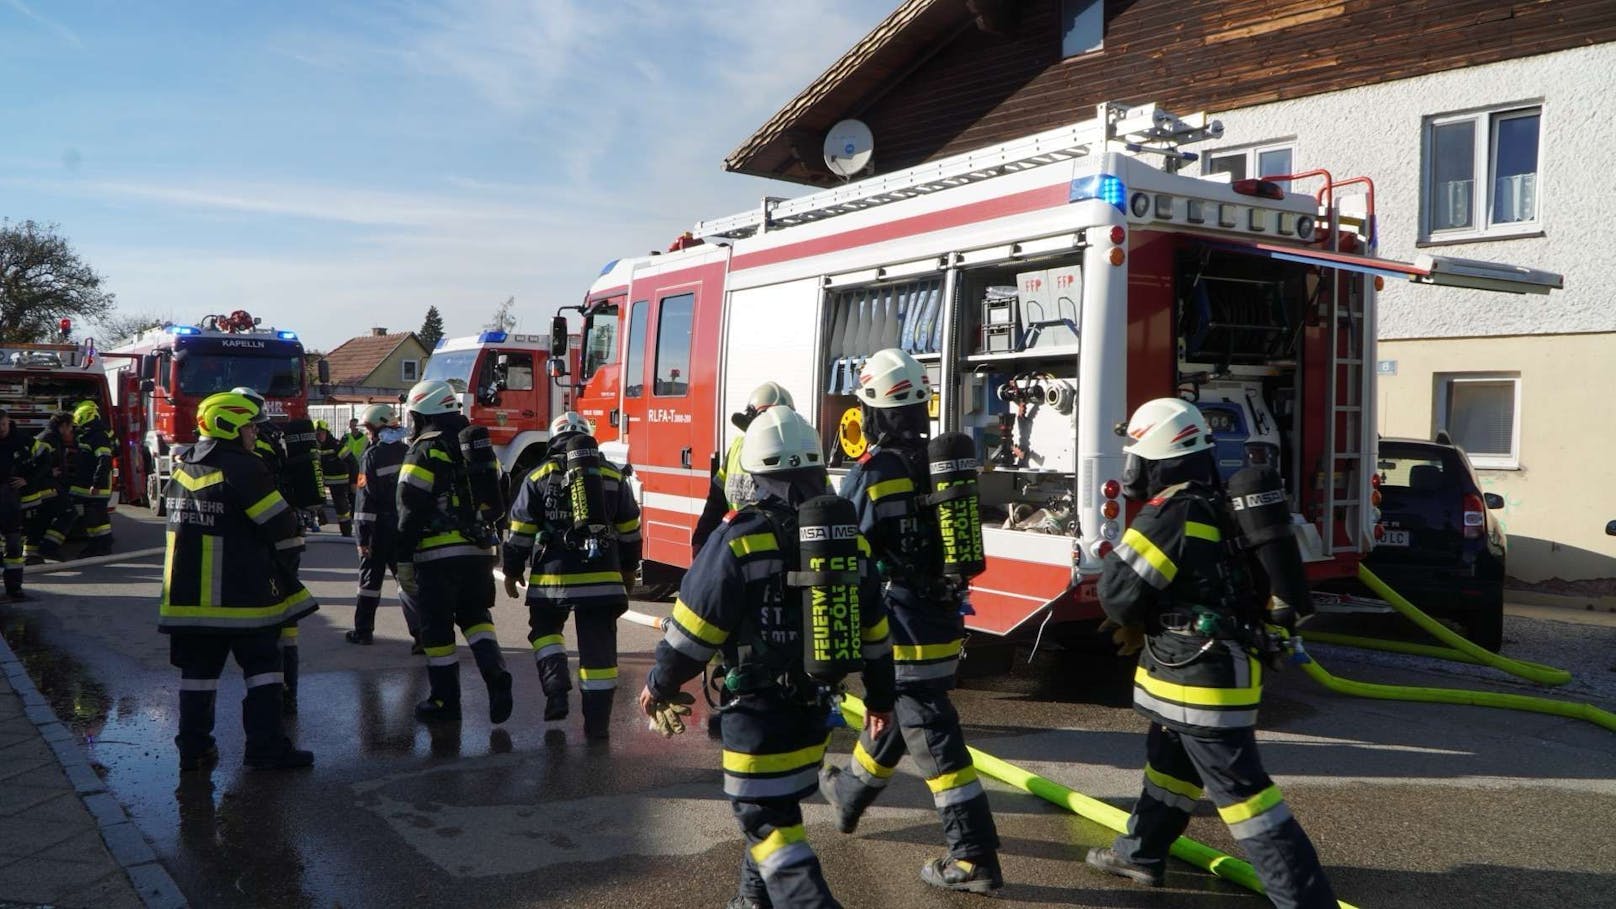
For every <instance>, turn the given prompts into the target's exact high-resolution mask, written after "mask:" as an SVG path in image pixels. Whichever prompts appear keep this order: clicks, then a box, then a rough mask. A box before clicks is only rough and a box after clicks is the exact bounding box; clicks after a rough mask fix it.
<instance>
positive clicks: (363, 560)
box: [344, 404, 421, 644]
mask: <svg viewBox="0 0 1616 909" xmlns="http://www.w3.org/2000/svg"><path fill="white" fill-rule="evenodd" d="M362 421H363V425H364V427H365V432H366V433H367V435H368V437H369V439H370V441H369V443H368V444H367V445H366V446H365V447H364V449H363V450H362V451H361V452H360V454H359V478H358V479H357V480H356V481H355V482H354V525H355V529H356V531H357V533H358V535H359V537H358V542H359V594H358V602H357V603H356V604H355V606H354V627H353V630H352V631H350V632H348V633H347V634H346V635H344V637H345V638H346V639H347V641H348V643H350V644H369V643H370V642H371V635H372V634H373V633H374V632H375V630H376V607H377V606H379V605H381V600H382V580H383V579H384V578H386V577H387V575H388V573H389V572H391V573H392V575H393V579H394V580H395V581H396V580H397V579H398V504H397V498H398V472H399V469H400V468H401V467H402V466H403V464H404V455H405V453H406V452H407V451H408V450H409V447H408V446H407V445H405V444H404V430H403V429H402V428H401V427H399V426H398V425H396V423H397V418H396V416H395V414H394V412H393V408H392V406H391V405H388V404H372V405H370V406H369V407H367V408H365V413H364V416H363V417H362ZM399 602H400V605H401V606H402V607H403V609H404V623H405V625H406V626H407V627H408V628H409V630H410V637H411V638H412V639H414V640H415V641H417V642H418V641H419V640H420V638H421V629H420V626H419V620H418V618H417V616H416V612H415V603H414V602H413V601H412V600H411V599H410V595H409V594H408V593H405V592H404V591H403V588H400V590H399Z"/></svg>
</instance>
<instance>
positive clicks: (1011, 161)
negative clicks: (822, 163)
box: [691, 102, 1223, 238]
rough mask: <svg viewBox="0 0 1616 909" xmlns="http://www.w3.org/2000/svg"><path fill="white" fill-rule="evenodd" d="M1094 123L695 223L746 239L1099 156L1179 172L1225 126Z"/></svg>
mask: <svg viewBox="0 0 1616 909" xmlns="http://www.w3.org/2000/svg"><path fill="white" fill-rule="evenodd" d="M1095 112H1096V116H1095V118H1094V119H1092V120H1086V121H1083V122H1081V123H1074V124H1072V125H1070V126H1062V127H1060V128H1058V129H1052V130H1049V131H1047V132H1042V133H1035V134H1033V135H1031V136H1026V137H1023V138H1020V139H1014V140H1012V141H1009V142H1005V143H1002V144H1000V145H994V146H991V147H989V148H981V149H977V150H975V151H969V152H965V153H964V154H959V155H954V156H952V157H948V158H943V159H940V160H937V161H929V162H927V163H925V164H921V165H917V166H915V167H911V168H909V169H907V170H900V171H894V172H892V173H889V174H880V175H878V176H874V177H870V178H868V179H865V180H860V181H858V182H856V183H848V184H845V185H843V186H837V187H833V188H831V189H827V190H823V191H821V192H817V193H812V194H810V195H807V196H802V197H800V198H796V199H779V198H775V197H767V198H765V199H764V200H763V202H762V204H761V205H759V206H758V207H757V208H755V209H751V210H749V211H744V212H741V213H739V214H735V215H730V216H728V217H724V218H713V219H711V220H707V221H702V222H699V223H698V224H697V225H696V226H695V227H694V228H692V229H691V233H692V234H693V235H695V236H697V237H730V238H738V237H746V236H751V235H752V234H754V233H760V232H763V231H767V230H771V229H775V228H781V227H791V226H794V225H798V224H806V223H808V222H810V221H818V220H821V219H824V218H830V217H834V216H836V215H842V214H847V213H848V212H855V211H862V210H864V209H866V208H873V207H875V206H878V205H885V204H887V203H889V202H900V201H902V200H904V199H911V198H914V197H915V196H923V195H926V194H927V193H934V192H937V191H938V190H944V189H952V188H953V187H956V186H964V185H965V184H967V183H976V182H978V181H981V180H990V179H992V178H994V177H998V176H1002V175H1004V174H1009V173H1015V172H1017V171H1023V170H1028V169H1030V168H1034V167H1042V166H1044V165H1046V164H1053V163H1055V162H1057V161H1069V160H1072V159H1074V158H1082V157H1085V156H1087V155H1089V154H1091V153H1095V152H1099V151H1113V150H1114V151H1124V152H1130V153H1134V154H1145V153H1151V154H1160V155H1164V156H1166V159H1167V161H1168V162H1169V165H1168V166H1169V167H1176V166H1177V165H1178V164H1179V163H1181V162H1182V161H1185V160H1193V158H1194V156H1193V155H1190V154H1187V153H1184V152H1179V151H1178V150H1177V148H1178V146H1180V145H1184V144H1188V143H1190V142H1199V141H1201V140H1203V139H1207V138H1216V137H1218V136H1221V135H1223V124H1221V123H1219V122H1218V121H1216V120H1213V121H1211V122H1210V123H1209V122H1207V119H1206V115H1205V114H1196V115H1194V116H1191V117H1182V118H1181V117H1175V116H1173V115H1172V114H1169V113H1167V112H1166V111H1163V110H1161V109H1160V108H1158V107H1157V106H1156V105H1154V104H1146V105H1140V106H1134V105H1129V104H1124V103H1120V102H1107V103H1104V104H1101V105H1098V107H1097V108H1096V111H1095Z"/></svg>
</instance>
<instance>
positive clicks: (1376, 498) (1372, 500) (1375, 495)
mask: <svg viewBox="0 0 1616 909" xmlns="http://www.w3.org/2000/svg"><path fill="white" fill-rule="evenodd" d="M1380 499H1381V496H1380V490H1379V489H1371V490H1369V504H1371V505H1373V506H1375V507H1376V508H1379V507H1380Z"/></svg>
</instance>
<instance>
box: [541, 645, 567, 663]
mask: <svg viewBox="0 0 1616 909" xmlns="http://www.w3.org/2000/svg"><path fill="white" fill-rule="evenodd" d="M566 655H567V648H566V647H564V646H562V645H560V644H545V645H544V646H543V647H540V648H539V649H538V650H535V651H533V659H535V660H544V659H549V658H550V657H553V656H566Z"/></svg>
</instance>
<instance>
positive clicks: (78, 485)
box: [70, 401, 112, 556]
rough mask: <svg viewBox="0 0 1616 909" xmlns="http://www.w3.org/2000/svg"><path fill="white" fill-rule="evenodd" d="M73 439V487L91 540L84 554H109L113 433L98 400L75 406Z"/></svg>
mask: <svg viewBox="0 0 1616 909" xmlns="http://www.w3.org/2000/svg"><path fill="white" fill-rule="evenodd" d="M73 439H74V444H75V445H77V446H78V449H77V451H76V452H75V453H74V458H73V478H72V484H71V486H70V491H71V492H72V496H73V504H74V506H75V507H76V508H77V509H78V511H79V512H80V514H82V515H83V517H84V536H85V538H86V539H87V540H88V541H89V542H87V543H85V545H84V550H83V551H82V552H81V553H80V555H84V556H98V555H106V554H108V553H110V552H112V519H111V518H110V517H108V515H107V504H108V503H109V502H111V501H112V434H111V433H110V432H109V431H108V430H107V424H106V421H104V420H102V419H101V409H100V408H99V407H97V406H96V404H95V402H94V401H82V402H80V403H79V406H78V407H76V408H74V409H73Z"/></svg>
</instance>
